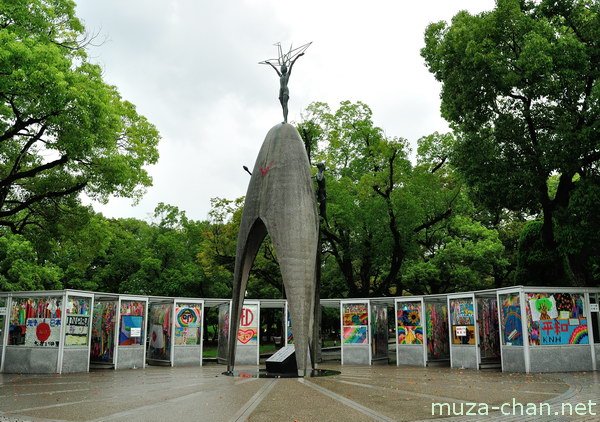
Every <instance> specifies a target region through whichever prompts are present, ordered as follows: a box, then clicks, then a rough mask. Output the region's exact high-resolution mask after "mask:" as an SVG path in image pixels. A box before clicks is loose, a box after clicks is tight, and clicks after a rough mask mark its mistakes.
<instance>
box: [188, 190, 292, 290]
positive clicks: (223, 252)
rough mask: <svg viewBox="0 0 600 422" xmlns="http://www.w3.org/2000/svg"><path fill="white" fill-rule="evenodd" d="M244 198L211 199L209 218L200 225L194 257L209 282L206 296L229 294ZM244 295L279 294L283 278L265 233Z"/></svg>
mask: <svg viewBox="0 0 600 422" xmlns="http://www.w3.org/2000/svg"><path fill="white" fill-rule="evenodd" d="M243 204H244V198H243V197H241V198H237V199H235V200H230V199H223V198H213V199H211V210H210V211H209V221H208V223H207V224H206V225H205V226H204V232H203V241H202V244H201V246H200V249H199V251H198V255H197V259H198V262H199V263H200V265H201V267H202V270H203V271H204V273H205V275H206V277H207V279H208V280H210V285H209V292H208V294H209V296H210V297H231V294H232V283H233V272H234V269H235V253H236V247H237V236H238V231H239V227H240V223H241V218H242V210H243ZM246 290H247V293H248V297H252V298H265V299H269V298H271V299H274V298H281V297H283V294H284V291H283V281H282V279H281V271H280V270H279V264H278V263H277V258H276V256H275V252H274V249H273V245H272V244H271V241H270V238H269V236H267V237H266V238H265V240H264V241H263V244H262V245H261V247H260V249H259V251H258V253H257V255H256V259H255V261H254V265H253V266H252V270H251V271H250V277H249V279H248V286H247V289H246Z"/></svg>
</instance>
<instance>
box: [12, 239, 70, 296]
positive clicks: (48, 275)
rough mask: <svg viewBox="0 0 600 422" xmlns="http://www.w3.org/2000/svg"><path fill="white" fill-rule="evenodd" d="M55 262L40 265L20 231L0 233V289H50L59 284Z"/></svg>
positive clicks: (33, 250)
mask: <svg viewBox="0 0 600 422" xmlns="http://www.w3.org/2000/svg"><path fill="white" fill-rule="evenodd" d="M61 275H62V271H61V269H60V268H58V267H57V266H56V265H53V264H45V265H40V264H38V261H37V254H36V252H35V249H34V248H33V245H32V244H31V242H29V241H28V240H26V239H25V238H23V236H20V235H13V234H10V233H5V234H4V236H1V237H0V291H7V290H8V291H10V290H52V289H60V288H61V287H62V285H61V283H60V278H61Z"/></svg>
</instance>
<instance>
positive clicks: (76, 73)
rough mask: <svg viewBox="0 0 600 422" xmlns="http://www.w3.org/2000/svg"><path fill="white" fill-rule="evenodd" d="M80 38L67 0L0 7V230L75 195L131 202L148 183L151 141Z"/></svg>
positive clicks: (22, 224)
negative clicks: (115, 197)
mask: <svg viewBox="0 0 600 422" xmlns="http://www.w3.org/2000/svg"><path fill="white" fill-rule="evenodd" d="M85 38H86V34H85V30H84V27H83V25H82V24H81V22H80V21H79V20H78V19H77V17H76V16H75V4H74V2H73V1H71V0H9V1H6V0H2V1H0V51H1V52H2V53H1V54H0V75H1V77H0V157H1V158H0V225H2V226H5V227H8V228H10V230H12V231H13V232H14V233H22V232H24V230H25V229H26V228H27V227H29V226H31V225H36V224H37V225H39V224H41V221H42V222H43V217H44V216H45V215H47V214H48V211H47V209H48V207H55V206H56V205H57V204H60V203H61V202H64V201H68V200H71V199H72V198H74V197H75V196H76V195H77V194H79V193H80V192H85V193H86V194H87V195H88V196H89V197H92V198H95V199H98V200H106V199H107V197H108V196H109V195H116V196H125V197H134V198H137V197H139V195H140V194H141V193H142V192H143V189H144V187H146V186H149V185H150V183H151V179H150V176H149V175H148V173H147V171H146V170H145V169H144V166H145V165H147V164H151V163H155V162H156V160H157V159H158V152H157V143H158V140H159V134H158V132H157V130H156V128H155V127H154V126H153V125H152V124H150V123H149V122H148V121H147V120H146V119H145V118H144V117H143V116H140V115H139V114H137V112H136V110H135V107H134V106H133V104H131V103H129V102H127V101H124V100H123V99H121V97H120V95H119V93H118V91H117V89H116V88H115V87H114V86H111V85H108V84H106V83H105V82H104V81H103V80H102V70H101V68H100V67H99V66H97V65H94V64H92V63H90V61H89V60H88V56H87V53H86V51H85V45H86V40H85ZM88 41H89V39H88Z"/></svg>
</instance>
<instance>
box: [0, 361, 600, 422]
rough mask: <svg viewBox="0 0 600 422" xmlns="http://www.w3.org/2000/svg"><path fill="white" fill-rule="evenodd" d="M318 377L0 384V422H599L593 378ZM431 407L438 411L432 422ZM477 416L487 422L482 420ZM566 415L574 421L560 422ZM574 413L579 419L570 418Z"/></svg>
mask: <svg viewBox="0 0 600 422" xmlns="http://www.w3.org/2000/svg"><path fill="white" fill-rule="evenodd" d="M320 367H321V368H326V369H333V370H338V371H340V372H341V374H339V375H334V376H330V377H320V378H310V379H273V378H253V377H249V378H243V377H228V376H224V375H222V374H221V373H222V371H223V370H224V369H225V368H224V367H223V366H221V365H216V364H210V365H206V366H204V367H202V368H170V367H147V368H146V369H137V370H124V371H113V370H100V371H93V372H90V373H80V374H68V375H10V374H3V375H0V421H2V422H5V421H42V420H66V421H79V420H81V421H165V420H199V421H242V420H249V421H337V420H346V421H348V420H353V421H354V420H356V421H370V420H376V421H413V420H426V419H432V418H440V417H442V418H448V417H449V412H448V410H450V411H456V412H460V411H461V408H462V412H463V413H464V414H466V413H467V412H469V413H472V412H476V415H472V416H471V415H469V416H465V415H463V416H453V417H451V418H450V420H461V421H462V420H470V421H475V420H488V419H489V420H496V419H499V420H515V421H516V420H547V421H551V420H552V421H556V420H588V421H593V420H596V421H597V420H599V419H600V416H595V415H593V414H592V413H598V414H600V405H590V401H591V402H592V403H595V402H598V401H600V374H599V373H598V372H596V373H572V374H530V375H527V374H508V373H501V372H492V371H474V370H459V369H450V368H415V367H396V366H371V367H365V366H360V367H358V366H343V367H342V366H339V365H338V364H337V363H333V364H323V365H321V366H320ZM239 369H242V368H239ZM254 369H255V368H249V370H250V371H252V372H253V371H254ZM432 403H440V406H438V407H436V409H435V410H436V411H435V413H436V414H435V415H434V414H432ZM505 403H508V404H507V405H505V406H504V407H503V408H502V410H503V411H504V412H505V413H507V412H512V409H515V411H516V412H519V411H520V409H521V408H523V412H524V413H525V412H526V411H527V409H529V411H530V412H532V411H533V409H534V407H537V408H539V409H541V410H543V411H547V410H548V409H549V410H550V416H547V415H546V416H545V417H541V416H536V417H526V418H524V417H522V416H521V414H520V413H519V414H518V415H515V416H503V415H502V414H501V411H500V410H494V409H493V407H500V406H501V405H503V404H505ZM540 403H544V405H540ZM563 403H566V405H565V404H563ZM475 404H477V405H476V406H474V405H475ZM577 404H579V408H576V407H575V406H576V405H577ZM520 405H523V406H522V407H521V408H520V407H519V406H520ZM485 406H488V407H489V416H485V417H484V416H482V412H484V411H485ZM527 406H529V408H528V407H527ZM584 407H585V411H584ZM563 408H564V409H565V411H564V412H563V410H562V409H563ZM571 409H572V414H573V415H575V416H568V415H570V412H569V410H571ZM576 409H578V411H579V414H580V415H583V416H576V413H577V412H576V411H575V410H576ZM440 412H443V414H440ZM477 412H478V414H477ZM561 412H562V413H561ZM563 413H566V414H567V416H564V417H563V416H562V414H563ZM530 414H531V413H530ZM452 415H456V413H452Z"/></svg>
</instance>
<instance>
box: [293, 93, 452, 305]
mask: <svg viewBox="0 0 600 422" xmlns="http://www.w3.org/2000/svg"><path fill="white" fill-rule="evenodd" d="M298 127H299V132H300V134H301V136H302V137H303V139H304V141H305V144H306V145H307V147H308V146H309V147H310V151H311V156H312V157H311V158H312V160H311V161H312V163H313V164H314V163H318V162H323V163H325V167H326V177H327V218H326V219H324V221H321V232H322V234H323V249H324V252H325V254H324V256H325V259H324V264H323V275H324V276H323V283H324V286H323V288H324V291H325V292H334V291H337V292H338V293H337V294H338V295H339V294H340V293H342V294H344V295H348V296H350V297H368V296H385V295H390V294H398V295H401V294H402V293H403V292H404V291H405V290H411V291H412V290H414V289H412V287H416V288H417V290H418V291H419V292H420V291H422V286H421V285H420V284H418V283H416V282H414V280H411V281H410V283H407V282H406V281H405V280H403V266H404V264H405V263H406V262H407V260H409V259H411V260H418V259H419V257H420V256H421V254H422V251H423V249H422V248H421V246H420V244H419V242H418V240H419V239H421V238H422V239H427V238H431V236H432V234H433V233H435V232H436V228H437V227H438V226H439V225H440V224H442V223H443V222H444V221H445V220H447V219H448V218H449V217H450V216H451V215H452V214H453V211H454V207H455V206H456V205H457V200H458V199H459V198H460V195H459V193H460V184H459V183H457V182H456V179H454V178H453V177H451V176H450V175H449V174H448V172H447V165H446V163H447V160H448V154H449V151H450V148H451V143H452V140H453V137H452V136H451V135H440V134H437V133H436V134H433V135H431V136H428V137H424V138H422V139H421V140H420V144H421V145H422V146H421V148H420V151H419V159H420V160H421V162H420V164H419V165H417V166H413V164H412V163H411V162H410V160H409V158H408V156H409V148H408V143H407V141H406V140H405V139H402V138H393V137H387V136H385V134H384V131H383V130H382V129H381V128H379V127H377V126H375V124H374V123H373V120H372V111H371V109H370V108H369V107H368V106H367V105H366V104H364V103H361V102H357V103H351V102H349V101H344V102H342V103H341V104H340V106H339V107H338V108H337V110H335V111H332V110H331V109H330V107H329V106H328V105H327V104H324V103H318V102H317V103H313V104H311V105H310V106H309V107H308V108H307V110H306V111H305V113H304V114H303V121H302V122H300V123H299V125H298ZM332 266H334V267H336V268H332ZM340 278H341V280H342V281H343V284H345V286H346V289H345V291H344V292H339V287H340V282H339V281H340ZM441 283H442V282H441ZM449 288H450V287H448V286H445V285H444V286H441V285H440V286H435V287H433V289H434V290H436V291H437V290H440V289H449Z"/></svg>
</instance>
